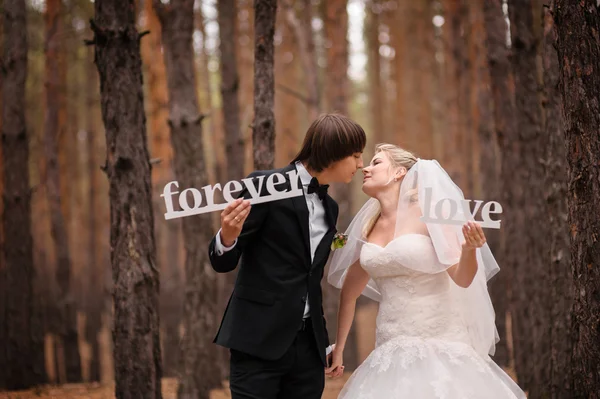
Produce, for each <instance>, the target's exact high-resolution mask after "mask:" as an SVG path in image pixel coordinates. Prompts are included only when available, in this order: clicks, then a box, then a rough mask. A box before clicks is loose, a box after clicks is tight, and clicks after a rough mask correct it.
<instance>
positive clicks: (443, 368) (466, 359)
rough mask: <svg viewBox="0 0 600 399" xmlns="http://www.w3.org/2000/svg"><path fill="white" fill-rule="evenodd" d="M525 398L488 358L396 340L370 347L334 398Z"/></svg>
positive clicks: (435, 342) (452, 346)
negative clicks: (361, 361)
mask: <svg viewBox="0 0 600 399" xmlns="http://www.w3.org/2000/svg"><path fill="white" fill-rule="evenodd" d="M525 397H526V396H525V394H524V392H523V391H522V390H521V389H520V388H519V387H518V385H517V384H516V383H515V382H514V381H513V380H512V379H511V378H510V377H509V376H508V374H506V373H505V372H504V371H503V370H502V369H501V368H500V367H499V366H498V365H497V364H496V363H494V361H493V360H492V359H491V358H490V357H489V356H487V357H485V358H484V357H482V356H480V355H479V354H478V353H477V352H475V350H474V349H473V348H472V347H471V346H469V345H467V344H465V343H463V342H455V341H446V340H441V339H436V338H417V337H407V336H398V337H395V338H393V339H391V340H388V341H387V342H385V343H383V344H381V345H380V346H378V347H377V348H375V350H374V351H373V352H372V353H371V354H370V355H369V357H368V358H367V359H366V360H365V361H364V362H363V363H362V364H361V365H360V367H359V368H358V369H356V371H355V372H354V373H353V374H352V376H351V377H350V379H349V380H348V381H347V383H346V385H345V386H344V388H343V390H342V392H341V393H340V395H339V396H338V399H467V398H468V399H471V398H473V399H516V398H518V399H521V398H525Z"/></svg>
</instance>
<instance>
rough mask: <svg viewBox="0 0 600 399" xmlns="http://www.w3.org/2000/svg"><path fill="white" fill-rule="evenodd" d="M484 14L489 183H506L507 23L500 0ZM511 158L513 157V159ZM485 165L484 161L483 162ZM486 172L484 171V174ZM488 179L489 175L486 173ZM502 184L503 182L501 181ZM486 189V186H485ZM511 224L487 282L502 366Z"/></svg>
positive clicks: (511, 125)
mask: <svg viewBox="0 0 600 399" xmlns="http://www.w3.org/2000/svg"><path fill="white" fill-rule="evenodd" d="M484 16H485V27H486V32H485V33H486V40H487V43H486V51H487V60H488V65H489V71H490V88H491V94H492V98H493V104H494V107H493V121H494V128H495V132H494V136H495V137H496V140H497V143H498V147H499V151H500V154H499V158H498V159H497V162H496V163H497V165H498V166H497V173H498V180H496V181H492V182H491V183H497V182H499V181H502V179H503V178H504V179H505V180H504V182H505V184H507V185H508V186H510V185H511V184H512V183H511V181H510V180H511V179H510V178H509V176H507V175H506V174H505V173H501V172H502V158H503V157H504V158H505V157H510V156H511V153H510V151H511V149H510V147H508V146H507V145H508V144H509V143H510V142H509V141H507V140H505V137H511V138H514V137H516V134H517V133H516V132H517V125H516V120H515V118H514V114H515V106H514V95H513V91H512V89H511V79H512V73H511V64H510V59H509V50H508V47H507V46H506V35H507V32H508V24H507V23H506V21H505V19H504V14H503V12H502V0H485V2H484ZM485 152H486V151H485V150H482V154H485ZM512 161H513V162H514V160H512ZM482 164H483V165H485V163H484V162H482ZM483 175H484V176H488V175H487V173H484V174H483ZM487 178H488V179H489V176H488V177H487ZM500 187H502V185H500ZM485 191H486V193H487V190H485ZM494 194H496V195H497V197H496V199H494V198H492V195H494ZM494 194H492V193H489V195H490V196H489V199H490V200H495V201H500V203H502V204H506V205H508V204H507V203H506V201H505V199H506V191H505V190H502V189H500V190H498V192H497V193H494ZM511 228H512V226H511V224H507V225H506V224H505V226H504V229H503V230H504V231H500V232H499V234H498V237H497V241H496V242H494V241H495V240H492V242H490V246H492V250H493V251H494V252H495V253H496V254H497V258H498V260H499V261H501V265H502V272H501V273H499V274H498V275H496V277H494V278H493V279H492V280H491V281H490V284H489V289H490V294H491V296H492V302H493V304H494V309H495V311H496V327H497V329H498V333H499V335H500V342H498V343H497V344H496V353H495V355H494V360H495V361H496V362H497V363H498V364H499V365H501V366H509V365H510V359H512V357H513V356H514V354H512V353H511V352H510V351H509V345H508V344H509V343H508V338H509V336H508V331H507V329H506V328H507V326H506V318H507V312H508V309H509V303H510V298H511V285H510V284H508V282H509V281H511V280H512V277H511V275H512V268H513V267H514V264H515V262H516V261H517V257H518V254H516V253H515V252H514V251H512V250H509V251H506V250H505V249H504V248H502V245H503V241H504V240H503V237H502V236H503V235H510V236H513V237H514V235H513V234H514V231H515V230H513V234H509V233H508V231H509V230H510V229H511Z"/></svg>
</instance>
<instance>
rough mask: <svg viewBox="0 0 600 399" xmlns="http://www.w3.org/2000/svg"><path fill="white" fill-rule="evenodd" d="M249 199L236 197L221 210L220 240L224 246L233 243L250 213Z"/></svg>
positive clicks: (229, 245)
mask: <svg viewBox="0 0 600 399" xmlns="http://www.w3.org/2000/svg"><path fill="white" fill-rule="evenodd" d="M250 208H251V205H250V201H248V200H244V199H243V198H238V199H236V200H235V201H233V202H231V203H230V204H229V205H227V207H226V208H225V209H224V210H223V212H221V242H222V243H223V245H224V246H226V247H231V246H232V245H234V244H235V240H236V239H237V238H238V237H239V235H240V233H241V232H242V227H243V226H244V222H245V221H246V218H247V217H248V215H249V214H250Z"/></svg>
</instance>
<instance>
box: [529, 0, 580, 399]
mask: <svg viewBox="0 0 600 399" xmlns="http://www.w3.org/2000/svg"><path fill="white" fill-rule="evenodd" d="M554 10H555V1H552V2H551V5H550V7H549V8H544V36H543V42H542V51H543V59H542V61H543V68H544V75H543V77H544V101H543V105H544V124H543V129H544V135H545V136H546V137H547V140H548V143H547V147H546V157H545V159H546V164H545V166H546V171H545V172H546V173H545V181H546V189H545V193H544V194H545V195H544V196H545V200H546V214H547V220H548V244H549V255H550V259H549V262H548V265H549V268H548V273H549V275H550V282H549V287H551V289H550V292H548V294H547V296H548V298H550V299H549V305H550V320H549V326H550V328H549V336H550V341H551V342H550V348H549V351H550V359H549V360H550V366H549V368H550V370H549V375H548V378H549V380H548V381H544V384H543V386H544V391H543V392H542V394H543V395H545V396H546V397H549V398H557V399H559V398H566V397H569V396H570V392H571V388H572V385H571V384H572V379H573V375H572V370H573V366H572V357H571V354H572V350H573V349H572V340H571V332H570V327H571V310H572V306H573V292H574V287H573V277H572V275H571V268H570V264H569V261H570V258H571V256H570V248H569V224H568V220H567V219H568V208H567V196H568V180H567V170H568V164H567V156H566V155H567V154H566V149H565V141H564V131H563V124H564V115H563V110H562V101H561V93H560V87H559V84H560V70H559V63H558V54H557V51H556V27H555V25H554V18H553V15H552V13H553V12H554ZM545 350H548V348H546V349H545ZM532 392H533V391H532Z"/></svg>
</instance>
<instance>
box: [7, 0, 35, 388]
mask: <svg viewBox="0 0 600 399" xmlns="http://www.w3.org/2000/svg"><path fill="white" fill-rule="evenodd" d="M0 10H4V0H0ZM0 54H2V56H0V71H2V70H3V62H2V60H3V59H4V16H0ZM3 81H4V76H3V73H2V72H0V138H1V137H2V109H3V108H2V97H3V96H2V86H3V84H2V82H3ZM0 143H1V142H0ZM0 145H1V144H0ZM2 153H3V151H2V150H1V149H0V214H1V213H2V212H4V160H3V158H2ZM32 243H33V240H32ZM32 246H33V244H32ZM0 248H4V226H3V225H0ZM5 301H6V264H5V262H4V253H2V254H1V255H0V320H6V318H5V317H6V316H5V314H6V305H5V304H6V302H5ZM5 333H6V329H5V328H4V327H0V342H2V344H0V389H4V388H6V370H7V369H8V367H7V364H6V350H5V347H4V342H6V336H5Z"/></svg>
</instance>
